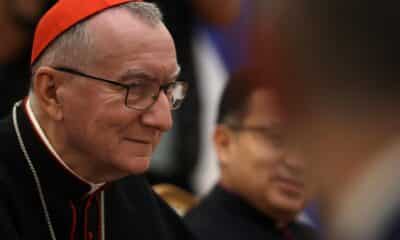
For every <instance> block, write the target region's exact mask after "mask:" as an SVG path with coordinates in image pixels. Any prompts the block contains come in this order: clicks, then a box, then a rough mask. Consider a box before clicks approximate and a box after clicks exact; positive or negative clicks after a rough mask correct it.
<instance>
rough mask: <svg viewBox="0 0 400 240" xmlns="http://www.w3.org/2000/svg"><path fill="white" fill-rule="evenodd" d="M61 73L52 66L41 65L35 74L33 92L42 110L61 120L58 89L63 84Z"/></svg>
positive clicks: (52, 117)
mask: <svg viewBox="0 0 400 240" xmlns="http://www.w3.org/2000/svg"><path fill="white" fill-rule="evenodd" d="M61 77H62V76H61V73H60V72H58V71H56V70H54V69H52V68H50V67H39V68H38V69H37V71H36V72H35V73H34V76H33V86H32V87H33V92H34V94H35V99H36V102H37V104H38V105H39V107H40V109H41V111H42V112H43V113H44V114H46V115H47V116H48V117H49V118H51V119H54V120H61V119H62V118H63V112H62V106H61V103H60V96H59V94H58V90H59V88H60V86H61V83H62V81H61V79H62V78H61Z"/></svg>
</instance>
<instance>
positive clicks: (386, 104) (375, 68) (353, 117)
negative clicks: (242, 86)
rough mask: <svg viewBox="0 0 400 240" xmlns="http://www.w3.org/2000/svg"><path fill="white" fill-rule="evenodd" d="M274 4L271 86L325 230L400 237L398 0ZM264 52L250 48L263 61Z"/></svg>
mask: <svg viewBox="0 0 400 240" xmlns="http://www.w3.org/2000/svg"><path fill="white" fill-rule="evenodd" d="M276 2H278V1H276ZM279 4H283V5H281V6H282V9H281V10H283V12H280V13H281V14H280V18H278V21H277V22H278V23H279V24H278V25H277V26H276V27H277V28H276V30H277V31H276V32H275V33H276V35H275V36H276V37H277V38H275V40H276V39H279V41H276V42H279V43H280V44H281V47H282V49H284V54H281V57H282V56H283V59H284V60H283V59H279V60H280V61H281V62H280V64H281V65H283V66H284V67H286V71H283V72H282V73H284V74H285V77H282V79H283V81H281V82H277V83H276V86H278V88H279V89H280V96H281V97H282V99H283V101H284V103H285V104H284V106H285V107H286V110H287V113H288V119H289V120H290V121H289V128H288V135H290V137H289V139H290V143H291V144H290V146H291V147H293V148H295V149H296V150H297V151H298V152H300V153H301V154H302V155H304V156H306V159H307V167H306V169H307V171H308V173H309V174H307V175H308V177H307V179H308V181H309V182H313V183H317V184H318V186H317V191H316V194H317V195H316V197H317V200H318V204H319V206H320V210H321V215H322V221H323V223H324V226H325V228H326V230H327V232H326V235H327V237H328V238H330V239H340V240H344V239H351V240H358V239H399V238H400V236H399V235H395V234H396V232H397V234H398V232H399V228H398V225H399V223H400V221H399V216H400V214H399V212H400V204H399V202H400V189H399V187H398V182H399V181H400V172H399V169H400V161H399V158H400V140H399V136H400V130H399V129H400V111H399V107H400V95H399V92H400V81H399V79H400V71H399V69H400V62H399V59H398V56H399V53H400V51H399V50H400V44H399V42H400V39H399V36H400V35H399V34H398V31H397V28H398V27H397V25H398V22H399V20H400V18H399V17H400V15H399V14H398V10H397V2H396V1H390V0H388V1H379V2H377V1H369V0H367V1H357V0H354V1H348V0H347V1H338V0H327V1H318V0H301V1H291V0H287V1H279V3H278V5H279ZM265 11H268V9H265ZM268 55H269V53H268V52H264V55H263V54H261V53H260V52H258V53H256V54H255V55H254V56H257V57H258V60H259V61H258V62H259V63H261V64H262V62H263V60H264V59H265V58H266V56H268ZM275 59H276V58H275ZM254 76H255V77H257V76H262V73H260V72H257V73H255V74H254ZM396 219H397V220H396ZM396 225H397V227H396Z"/></svg>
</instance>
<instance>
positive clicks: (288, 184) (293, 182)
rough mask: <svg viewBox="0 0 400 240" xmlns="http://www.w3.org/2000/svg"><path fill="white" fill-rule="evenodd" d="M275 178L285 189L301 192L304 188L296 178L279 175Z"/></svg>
mask: <svg viewBox="0 0 400 240" xmlns="http://www.w3.org/2000/svg"><path fill="white" fill-rule="evenodd" d="M275 180H276V181H277V183H279V184H280V185H281V186H282V187H283V188H284V189H285V190H287V191H290V192H298V193H301V192H302V191H303V190H304V183H303V182H301V181H299V180H297V179H294V178H288V177H281V176H279V177H276V178H275Z"/></svg>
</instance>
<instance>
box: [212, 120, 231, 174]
mask: <svg viewBox="0 0 400 240" xmlns="http://www.w3.org/2000/svg"><path fill="white" fill-rule="evenodd" d="M233 137H234V133H233V132H232V130H231V129H230V128H228V127H227V126H225V125H223V124H218V125H217V126H216V128H215V131H214V138H213V140H214V147H215V150H216V152H217V156H218V160H219V161H220V164H221V167H223V166H224V165H225V164H226V163H227V162H228V161H229V159H230V158H231V157H230V156H231V154H232V150H233V146H232V143H233V140H234V139H233Z"/></svg>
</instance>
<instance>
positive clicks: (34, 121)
mask: <svg viewBox="0 0 400 240" xmlns="http://www.w3.org/2000/svg"><path fill="white" fill-rule="evenodd" d="M25 109H26V112H27V114H28V117H29V119H30V120H31V122H32V124H33V128H34V129H35V131H36V132H37V133H38V134H39V136H40V138H41V139H42V141H43V142H44V144H45V145H46V147H47V148H48V149H49V150H50V152H51V153H52V154H53V156H54V157H55V159H57V161H58V162H59V163H60V164H61V165H62V166H64V168H65V169H67V170H68V171H69V172H70V173H71V174H72V175H74V176H75V177H77V178H78V179H80V180H81V181H83V182H85V183H87V184H89V185H90V192H89V194H91V193H93V192H95V191H96V190H98V189H99V188H100V187H102V186H103V185H104V183H92V182H90V181H88V180H86V179H84V178H82V177H81V176H79V175H78V174H77V173H76V172H74V171H73V170H72V169H71V168H70V167H68V165H67V164H66V163H65V162H64V161H63V160H62V158H61V157H60V155H58V153H57V152H56V150H55V149H54V148H53V146H52V145H51V143H50V142H49V139H48V138H47V136H46V134H45V133H44V131H43V129H42V128H41V127H40V124H39V122H38V120H37V119H36V117H35V114H34V113H33V111H32V108H31V105H30V98H29V97H28V99H27V101H26V104H25Z"/></svg>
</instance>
